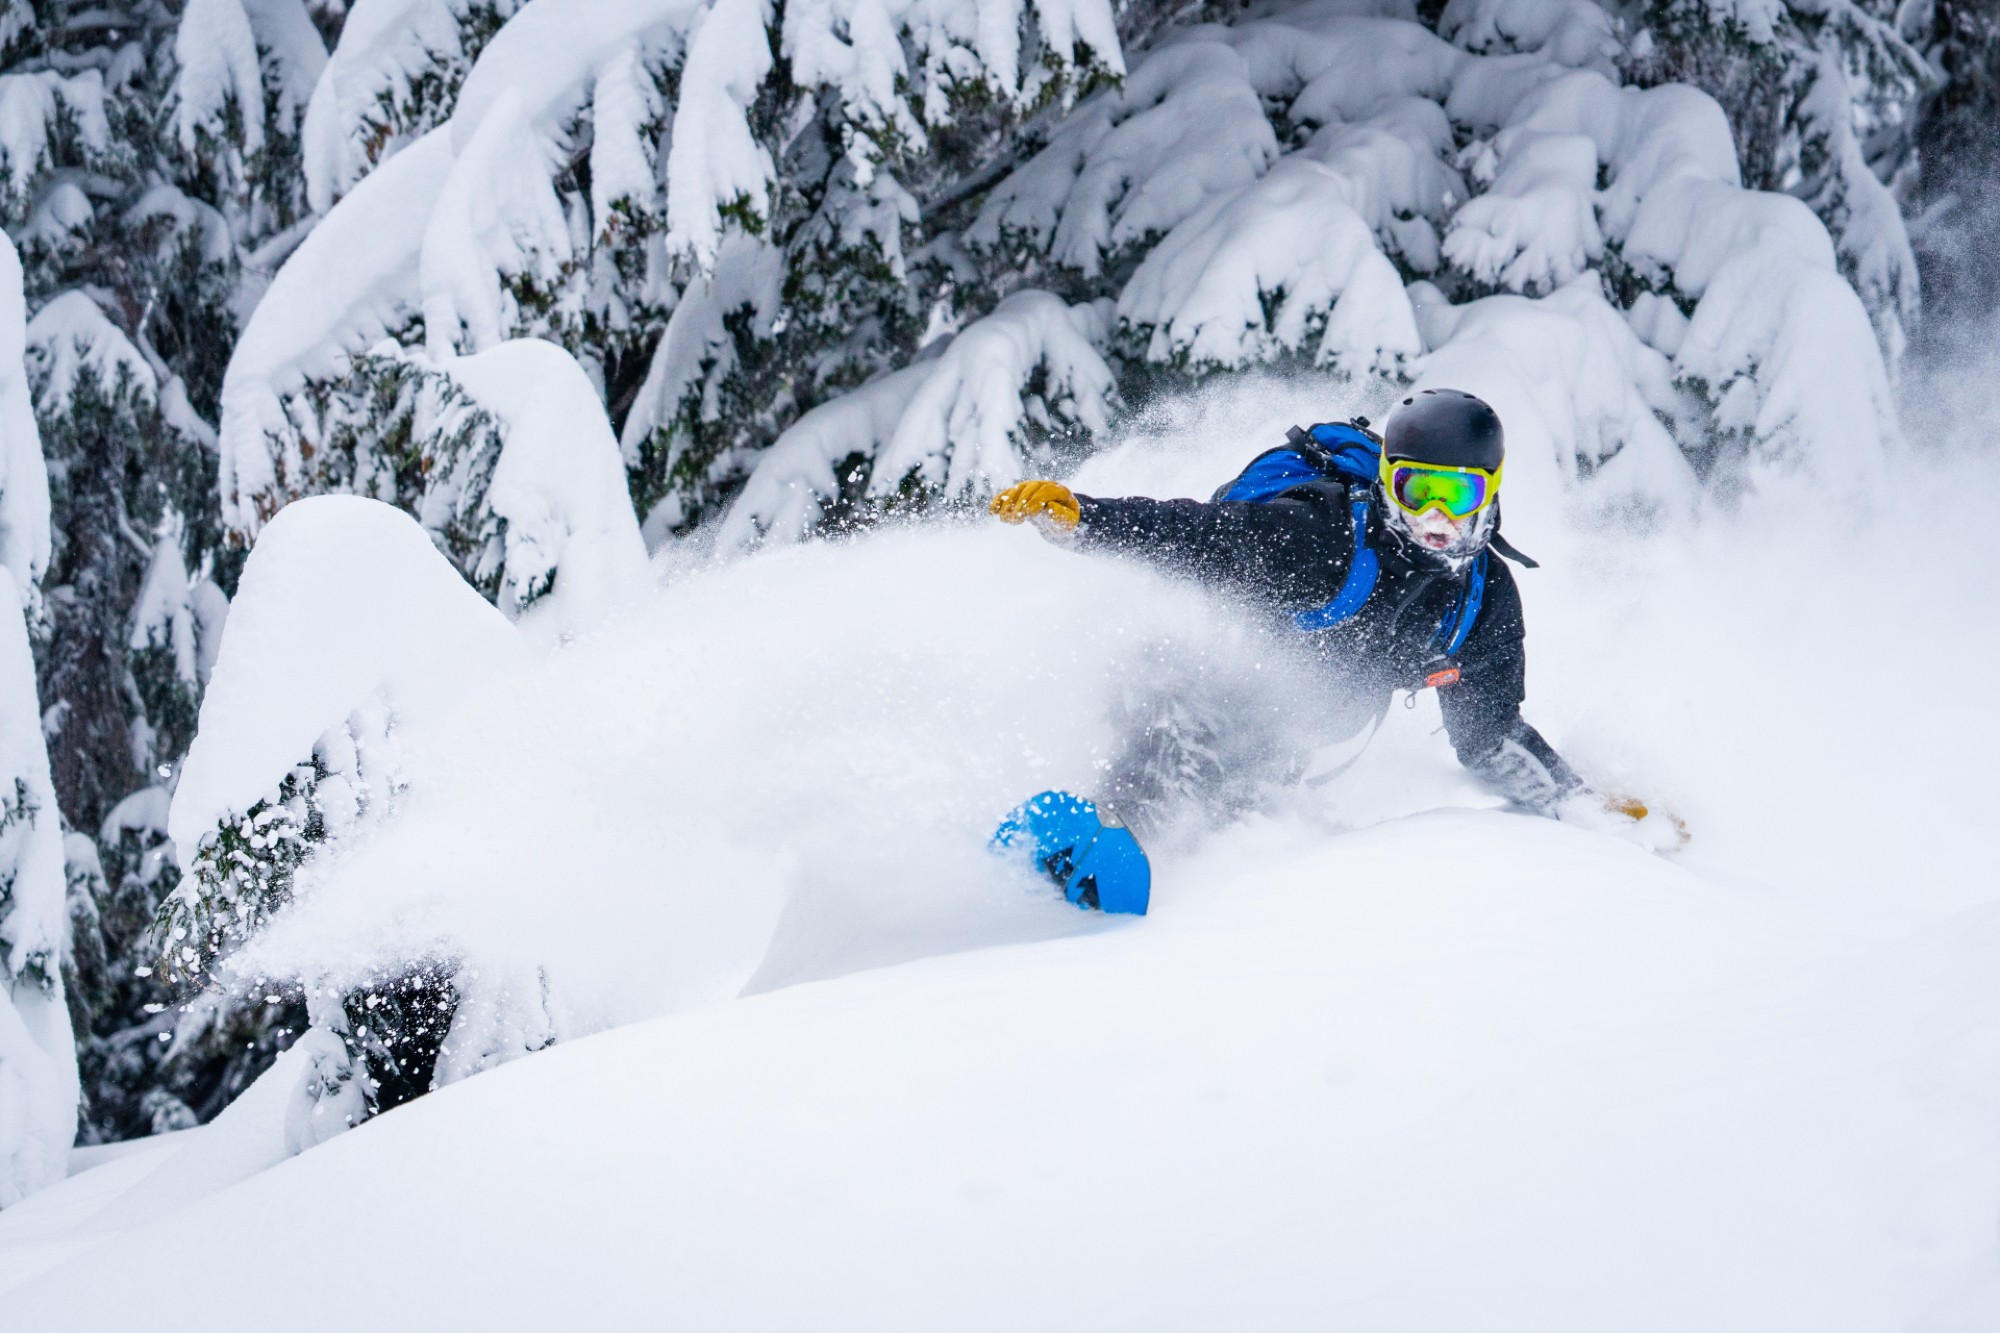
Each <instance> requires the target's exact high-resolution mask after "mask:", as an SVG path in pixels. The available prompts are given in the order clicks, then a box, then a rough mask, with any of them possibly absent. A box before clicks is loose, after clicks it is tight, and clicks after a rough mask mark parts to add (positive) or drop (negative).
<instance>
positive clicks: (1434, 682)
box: [1424, 667, 1458, 689]
mask: <svg viewBox="0 0 2000 1333" xmlns="http://www.w3.org/2000/svg"><path fill="white" fill-rule="evenodd" d="M1424 684H1425V685H1426V686H1429V687H1430V688H1432V689H1442V688H1443V687H1444V686H1446V685H1456V684H1458V668H1457V667H1446V668H1445V669H1444V670H1443V671H1433V672H1431V674H1430V675H1428V676H1425V677H1424Z"/></svg>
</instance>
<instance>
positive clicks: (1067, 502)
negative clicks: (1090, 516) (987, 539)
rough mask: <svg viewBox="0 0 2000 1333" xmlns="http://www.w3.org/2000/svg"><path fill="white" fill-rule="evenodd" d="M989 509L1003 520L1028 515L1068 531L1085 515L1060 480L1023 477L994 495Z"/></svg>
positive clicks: (1022, 518)
mask: <svg viewBox="0 0 2000 1333" xmlns="http://www.w3.org/2000/svg"><path fill="white" fill-rule="evenodd" d="M987 510H988V512H989V513H992V514H994V515H997V516H998V517H999V519H1000V521H1001V522H1002V523H1019V522H1022V521H1023V520H1025V519H1030V518H1033V519H1040V520H1044V521H1046V522H1047V523H1049V524H1051V525H1052V526H1054V527H1056V528H1058V529H1060V530H1062V531H1064V532H1068V531H1069V530H1070V529H1072V528H1074V527H1075V526H1076V521H1077V520H1078V519H1079V518H1081V517H1083V510H1082V508H1081V507H1080V506H1079V505H1078V504H1077V502H1076V496H1074V495H1072V494H1070V489H1069V487H1067V486H1065V485H1063V484H1062V483H1061V482H1059V481H1024V482H1022V483H1021V484H1020V485H1018V486H1009V487H1008V488H1007V489H1006V490H1004V491H1002V492H1000V494H998V495H996V496H994V497H993V503H992V504H990V505H988V506H987Z"/></svg>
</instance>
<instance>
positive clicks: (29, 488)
mask: <svg viewBox="0 0 2000 1333" xmlns="http://www.w3.org/2000/svg"><path fill="white" fill-rule="evenodd" d="M21 280H22V274H21V258H20V256H19V255H18V254H17V253H15V250H14V243H13V242H12V241H11V240H9V239H8V238H7V236H6V235H5V233H0V567H4V568H5V569H6V570H7V572H8V574H9V575H11V576H12V578H13V581H14V587H15V589H16V590H17V591H18V592H19V593H20V594H21V596H22V597H23V598H24V599H25V601H26V604H27V606H28V608H29V610H30V612H31V613H32V612H33V611H34V609H35V607H36V606H37V605H38V600H37V595H36V587H37V585H38V584H39V583H40V582H41V577H42V571H43V570H45V569H47V568H48V564H49V474H48V465H47V463H46V462H44V460H43V457H42V438H41V432H40V431H39V429H38V428H37V427H36V424H35V406H34V398H33V395H32V393H31V392H30V390H29V388H28V366H27V340H28V321H27V306H26V302H25V300H24V299H23V296H22V289H21ZM40 711H41V710H40V709H36V710H35V712H36V713H37V714H39V713H40Z"/></svg>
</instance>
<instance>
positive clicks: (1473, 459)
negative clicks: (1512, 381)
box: [1382, 389, 1507, 471]
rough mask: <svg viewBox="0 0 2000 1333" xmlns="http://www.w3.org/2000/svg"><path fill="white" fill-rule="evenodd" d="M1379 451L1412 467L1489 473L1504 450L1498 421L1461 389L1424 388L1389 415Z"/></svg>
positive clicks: (1476, 400)
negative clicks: (1413, 464) (1420, 465)
mask: <svg viewBox="0 0 2000 1333" xmlns="http://www.w3.org/2000/svg"><path fill="white" fill-rule="evenodd" d="M1382 452H1383V453H1384V454H1386V455H1387V456H1388V457H1390V458H1407V459H1409V460H1411V461H1412V462H1416V463H1435V464H1437V465H1438V466H1440V467H1477V468H1485V469H1487V470H1488V471H1491V470H1492V469H1494V468H1497V467H1499V466H1500V460H1501V459H1502V458H1503V457H1505V456H1506V453H1507V448H1506V437H1505V434H1504V432H1502V431H1501V429H1500V417H1499V415H1498V414H1497V413H1495V412H1494V410H1493V409H1492V408H1490V407H1488V406H1487V405H1486V404H1485V403H1484V402H1482V401H1481V400H1479V399H1477V398H1474V397H1473V396H1472V395H1471V394H1469V393H1466V392H1465V391H1464V390H1462V389H1425V390H1424V391H1423V392H1422V393H1418V394H1412V395H1410V396H1409V397H1408V398H1405V399H1404V400H1403V401H1402V402H1400V403H1398V404H1396V406H1395V409H1394V410H1393V411H1391V412H1390V413H1389V427H1388V430H1387V431H1386V432H1384V435H1383V449H1382Z"/></svg>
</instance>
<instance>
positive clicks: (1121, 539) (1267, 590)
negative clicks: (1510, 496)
mask: <svg viewBox="0 0 2000 1333" xmlns="http://www.w3.org/2000/svg"><path fill="white" fill-rule="evenodd" d="M1366 426H1367V422H1366V419H1365V418H1363V419H1358V420H1357V421H1356V422H1355V423H1353V424H1352V425H1340V426H1316V427H1314V428H1313V430H1312V431H1311V432H1306V431H1300V430H1298V429H1296V428H1294V430H1293V432H1292V436H1291V441H1290V444H1289V446H1288V447H1286V448H1283V449H1278V450H1272V451H1270V452H1269V453H1267V454H1266V455H1262V456H1260V457H1259V459H1258V460H1256V461H1255V462H1253V463H1252V464H1251V466H1250V467H1249V468H1247V469H1246V470H1245V472H1244V474H1243V475H1242V476H1241V477H1239V478H1238V479H1237V480H1236V481H1235V482H1234V483H1232V484H1231V485H1230V486H1226V487H1224V488H1223V489H1222V490H1221V491H1218V492H1217V496H1216V498H1215V499H1214V500H1213V501H1210V502H1208V503H1202V502H1199V501H1195V500H1152V499H1145V498H1140V497H1132V498H1124V499H1103V498H1098V497H1094V496H1089V495H1077V494H1075V493H1073V492H1072V491H1071V490H1070V489H1069V488H1068V487H1067V486H1064V485H1062V484H1061V483H1060V482H1054V481H1025V482H1022V483H1020V484H1019V485H1017V486H1013V487H1010V488H1008V489H1007V490H1005V491H1003V492H1001V493H1000V494H999V495H998V496H995V497H994V499H993V502H992V506H991V510H992V512H993V513H994V514H996V515H998V516H999V517H1000V518H1001V519H1002V520H1003V521H1005V522H1008V523H1021V522H1024V521H1033V522H1034V524H1035V525H1036V527H1037V528H1038V529H1040V530H1041V531H1042V533H1043V534H1044V535H1045V536H1048V537H1050V538H1052V539H1053V540H1056V541H1059V542H1063V543H1074V544H1075V545H1076V546H1077V547H1078V548H1079V549H1082V550H1095V551H1113V552H1122V553H1126V554H1132V555H1139V556H1143V557H1145V558H1147V559H1150V560H1153V561H1156V562H1158V563H1160V564H1163V565H1166V566H1168V567H1170V568H1174V569H1177V570H1180V571H1182V572H1185V573H1187V574H1190V575H1192V576H1194V577H1195V578H1197V579H1200V580H1201V581H1203V582H1205V583H1208V584H1210V585H1212V586H1218V587H1222V588H1227V589H1231V590H1235V591H1238V592H1241V593H1245V594H1248V595H1249V596H1251V597H1252V598H1253V599H1255V600H1256V601H1258V602H1260V603H1262V604H1264V605H1265V606H1267V607H1269V608H1270V609H1272V610H1273V611H1274V612H1276V613H1278V614H1280V615H1282V616H1284V617H1285V618H1286V620H1287V621H1288V622H1289V625H1290V628H1291V629H1293V630H1295V631H1297V632H1298V633H1300V634H1303V635H1305V636H1306V638H1307V640H1308V643H1309V645H1310V647H1311V648H1312V649H1313V650H1315V652H1316V653H1317V654H1318V655H1319V656H1320V657H1321V658H1322V659H1323V660H1324V662H1325V664H1326V665H1327V666H1328V667H1330V668H1331V669H1332V670H1333V671H1334V672H1335V673H1336V674H1337V676H1338V678H1339V679H1340V681H1341V682H1342V685H1343V689H1344V690H1346V691H1348V692H1350V693H1352V694H1355V695H1358V696H1359V697H1362V698H1364V699H1368V700H1371V701H1374V702H1375V703H1377V704H1378V705H1379V706H1378V707H1376V709H1375V711H1374V712H1373V713H1372V715H1371V716H1372V717H1373V718H1379V717H1380V709H1382V708H1386V707H1387V705H1388V702H1389V699H1390V696H1391V693H1392V692H1393V691H1395V690H1398V689H1408V690H1416V689H1422V688H1435V689H1436V690H1437V691H1438V702H1439V705H1440V708H1441V709H1442V711H1443V714H1444V724H1445V729H1446V731H1447V733H1448V734H1449V736H1450V738H1451V743H1452V747H1453V749H1454V750H1455V751H1456V752H1457V754H1458V758H1459V760H1460V762H1461V763H1463V764H1464V765H1465V766H1466V767H1467V768H1468V769H1470V770H1471V771H1472V772H1474V773H1476V774H1477V775H1479V776H1480V777H1481V778H1482V779H1484V780H1485V781H1486V782H1487V783H1489V784H1490V785H1491V786H1492V787H1494V788H1495V789H1496V790H1498V791H1499V792H1500V793H1501V794H1503V795H1505V796H1506V797H1507V798H1508V799H1510V800H1512V801H1513V802H1515V803H1516V804H1518V805H1520V806H1523V807H1526V808H1527V809H1529V810H1533V811H1536V812H1539V813H1542V814H1546V815H1550V816H1554V817H1557V818H1561V819H1564V820H1567V821H1573V822H1581V823H1586V824H1591V825H1594V826H1597V827H1606V828H1613V829H1620V828H1622V829H1627V830H1630V831H1631V832H1632V833H1634V834H1636V835H1638V837H1639V838H1640V840H1641V841H1645V842H1648V843H1650V844H1653V845H1656V846H1671V845H1674V844H1675V843H1676V842H1677V841H1679V840H1680V839H1681V838H1683V837H1684V836H1685V835H1684V832H1683V831H1682V830H1681V829H1680V826H1679V821H1677V820H1673V819H1672V817H1671V816H1664V817H1663V816H1660V815H1654V816H1652V817H1651V818H1650V819H1649V818H1648V812H1647V809H1646V807H1645V805H1644V804H1643V803H1641V802H1639V801H1635V800H1630V799H1627V798H1621V797H1605V796H1602V795H1600V794H1598V793H1596V792H1594V791H1593V790H1592V789H1591V788H1590V787H1589V786H1588V784H1586V783H1585V782H1584V781H1583V779H1582V778H1580V777H1579V776H1578V775H1577V773H1576V772H1575V770H1574V769H1572V768H1571V767H1570V766H1569V765H1568V764H1567V763H1565V762H1564V761H1563V758H1562V756H1561V755H1559V754H1557V753H1556V751H1555V750H1554V748H1553V747H1551V746H1550V745H1549V743H1548V742H1547V741H1546V740H1544V739H1543V738H1542V736H1541V734H1540V733H1539V732H1537V731H1536V730H1535V729H1534V728H1533V727H1532V726H1530V725H1529V724H1528V723H1527V721H1526V720H1525V719H1523V718H1522V716H1521V701H1522V700H1523V698H1524V697H1525V696H1526V679H1527V658H1526V653H1525V650H1524V645H1523V638H1524V628H1525V627H1524V623H1523V619H1522V613H1521V596H1520V592H1519V590H1518V589H1517V588H1516V587H1515V584H1514V576H1513V574H1512V572H1511V571H1510V570H1509V569H1508V567H1507V565H1506V563H1505V562H1504V561H1503V560H1498V559H1492V558H1490V554H1491V553H1498V554H1501V555H1504V556H1507V557H1509V558H1511V559H1515V560H1519V561H1520V562H1521V563H1523V564H1532V563H1533V562H1532V561H1528V560H1527V559H1526V558H1525V557H1523V556H1522V555H1521V554H1520V553H1519V552H1518V551H1515V550H1514V549H1513V548H1512V547H1511V546H1510V545H1508V544H1507V542H1506V540H1505V539H1504V538H1502V537H1501V536H1500V534H1499V527H1500V504H1499V493H1500V477H1501V468H1502V463H1503V460H1504V457H1505V447H1504V436H1503V432H1502V430H1501V425H1500V418H1499V416H1498V415H1497V414H1496V413H1495V412H1494V411H1493V409H1492V408H1491V407H1489V406H1488V405H1487V404H1486V403H1484V402H1483V401H1481V400H1480V399H1478V398H1476V397H1474V396H1473V395H1472V394H1469V393H1464V392H1461V391H1458V390H1454V389H1426V390H1424V391H1423V392H1421V393H1418V394H1414V395H1412V396H1410V397H1407V398H1405V399H1403V400H1402V402H1401V403H1400V404H1398V405H1397V407H1396V408H1395V409H1394V410H1393V411H1392V412H1391V414H1390V417H1389V421H1388V426H1387V430H1386V432H1385V433H1384V435H1383V436H1379V437H1378V436H1375V435H1373V434H1372V433H1371V432H1369V431H1367V429H1366ZM1336 454H1337V455H1338V458H1336ZM1357 460H1360V461H1357ZM1370 473H1372V474H1373V475H1369V474H1370ZM1120 805H1121V809H1123V811H1124V813H1125V814H1126V817H1127V818H1128V819H1139V820H1142V819H1143V814H1142V812H1140V811H1137V810H1133V809H1131V808H1128V807H1127V805H1126V803H1125V802H1123V801H1121V802H1120Z"/></svg>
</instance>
